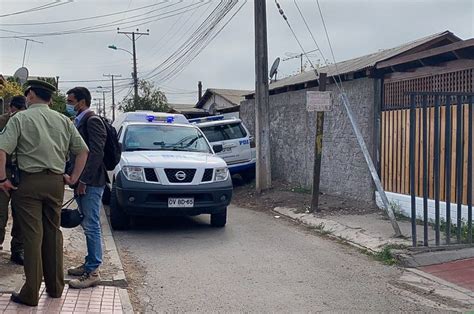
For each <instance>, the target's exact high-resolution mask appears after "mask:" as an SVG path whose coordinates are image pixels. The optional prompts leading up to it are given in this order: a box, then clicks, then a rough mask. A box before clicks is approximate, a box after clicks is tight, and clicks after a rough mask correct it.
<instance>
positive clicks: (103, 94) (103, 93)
mask: <svg viewBox="0 0 474 314" xmlns="http://www.w3.org/2000/svg"><path fill="white" fill-rule="evenodd" d="M102 108H104V113H103V114H102V116H103V117H104V118H106V114H105V92H104V91H102Z"/></svg>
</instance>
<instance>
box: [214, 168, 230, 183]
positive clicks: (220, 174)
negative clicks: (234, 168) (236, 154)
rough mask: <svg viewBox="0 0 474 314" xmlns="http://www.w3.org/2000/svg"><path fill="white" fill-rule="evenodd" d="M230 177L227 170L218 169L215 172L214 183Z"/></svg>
mask: <svg viewBox="0 0 474 314" xmlns="http://www.w3.org/2000/svg"><path fill="white" fill-rule="evenodd" d="M228 175H229V170H227V168H217V169H216V171H215V172H214V181H225V180H227V176H228Z"/></svg>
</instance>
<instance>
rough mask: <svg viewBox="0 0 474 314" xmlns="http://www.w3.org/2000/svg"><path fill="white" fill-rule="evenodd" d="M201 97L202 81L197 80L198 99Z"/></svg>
mask: <svg viewBox="0 0 474 314" xmlns="http://www.w3.org/2000/svg"><path fill="white" fill-rule="evenodd" d="M201 98H202V82H201V81H199V82H198V101H200V100H201Z"/></svg>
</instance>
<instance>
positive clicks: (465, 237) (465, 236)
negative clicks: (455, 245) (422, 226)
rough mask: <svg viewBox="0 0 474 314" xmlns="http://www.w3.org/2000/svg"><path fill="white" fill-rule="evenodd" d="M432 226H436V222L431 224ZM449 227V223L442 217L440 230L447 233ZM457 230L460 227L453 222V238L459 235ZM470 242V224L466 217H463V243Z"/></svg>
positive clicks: (451, 230)
mask: <svg viewBox="0 0 474 314" xmlns="http://www.w3.org/2000/svg"><path fill="white" fill-rule="evenodd" d="M431 226H432V227H433V229H434V228H435V225H434V224H431ZM447 227H448V223H447V222H446V221H445V220H444V219H441V221H440V223H439V229H440V231H441V232H444V233H446V230H447ZM457 231H458V227H457V226H456V225H455V224H453V223H451V229H450V235H451V238H456V237H457ZM468 242H469V226H468V224H467V223H466V221H465V219H462V220H461V243H468Z"/></svg>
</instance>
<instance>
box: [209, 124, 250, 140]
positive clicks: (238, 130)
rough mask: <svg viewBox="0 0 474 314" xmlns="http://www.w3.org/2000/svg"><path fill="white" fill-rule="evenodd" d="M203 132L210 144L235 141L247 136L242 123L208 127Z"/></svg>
mask: <svg viewBox="0 0 474 314" xmlns="http://www.w3.org/2000/svg"><path fill="white" fill-rule="evenodd" d="M201 130H202V131H203V132H204V135H206V137H207V139H208V140H209V142H218V141H226V140H234V139H238V138H243V137H246V136H247V132H245V129H244V128H243V127H242V125H241V124H240V123H232V124H223V125H212V126H206V127H202V128H201Z"/></svg>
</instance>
